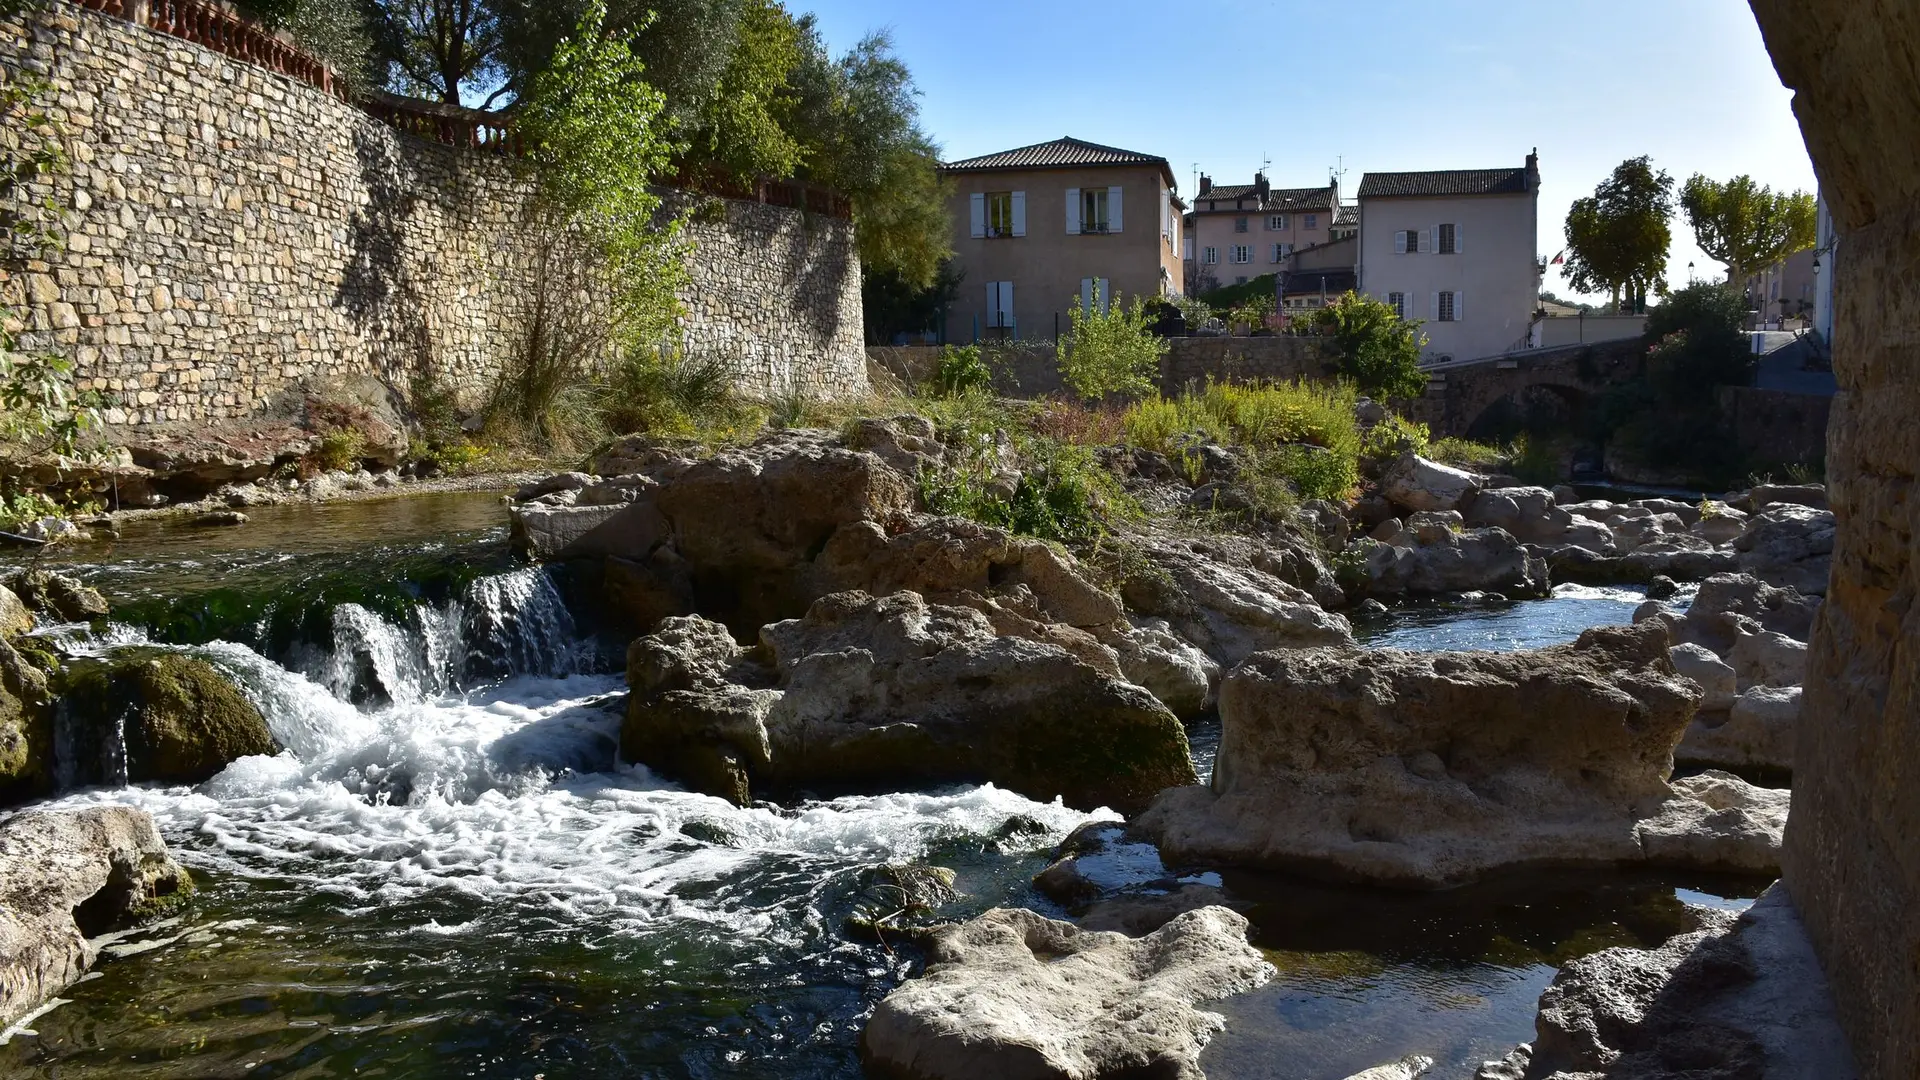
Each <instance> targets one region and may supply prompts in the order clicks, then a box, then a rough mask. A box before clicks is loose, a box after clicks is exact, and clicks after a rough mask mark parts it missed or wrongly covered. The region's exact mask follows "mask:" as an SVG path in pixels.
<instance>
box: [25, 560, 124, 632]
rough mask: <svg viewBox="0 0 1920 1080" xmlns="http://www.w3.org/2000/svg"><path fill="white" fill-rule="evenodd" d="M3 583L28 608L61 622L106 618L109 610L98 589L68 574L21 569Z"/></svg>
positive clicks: (109, 607) (110, 609)
mask: <svg viewBox="0 0 1920 1080" xmlns="http://www.w3.org/2000/svg"><path fill="white" fill-rule="evenodd" d="M6 583H7V587H8V588H9V589H12V590H13V591H14V592H15V593H17V594H18V595H19V597H20V599H21V600H23V601H25V602H26V605H27V606H28V607H29V608H32V609H33V610H34V611H37V612H39V613H40V614H42V615H46V616H48V617H50V618H54V619H58V620H60V621H61V622H91V621H93V620H94V619H104V618H106V617H107V615H108V614H109V613H110V612H111V611H112V610H113V609H112V606H111V605H110V604H108V603H107V598H106V597H104V596H101V595H100V591H99V590H98V589H95V588H93V587H91V586H89V585H86V584H83V583H82V582H81V581H80V579H79V578H76V577H73V576H72V575H70V574H62V573H58V572H56V571H52V570H37V569H32V570H22V571H20V572H18V573H16V574H14V575H13V576H11V577H9V578H7V579H6Z"/></svg>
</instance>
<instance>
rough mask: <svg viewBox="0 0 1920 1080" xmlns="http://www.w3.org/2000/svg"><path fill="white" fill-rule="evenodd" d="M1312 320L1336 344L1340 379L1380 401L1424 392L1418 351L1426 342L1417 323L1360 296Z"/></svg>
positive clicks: (1319, 312)
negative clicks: (1347, 380)
mask: <svg viewBox="0 0 1920 1080" xmlns="http://www.w3.org/2000/svg"><path fill="white" fill-rule="evenodd" d="M1309 319H1310V322H1311V325H1312V327H1313V329H1314V330H1315V331H1316V332H1318V333H1319V334H1321V335H1322V336H1324V337H1328V338H1331V339H1332V342H1333V347H1334V351H1335V352H1336V353H1338V354H1339V365H1340V374H1341V375H1342V376H1344V377H1346V378H1347V379H1349V380H1351V381H1352V382H1353V384H1354V386H1356V387H1358V388H1359V390H1360V392H1361V393H1363V394H1366V395H1367V396H1369V397H1372V398H1376V399H1379V400H1386V399H1388V398H1417V397H1419V396H1420V395H1421V394H1424V393H1426V390H1427V375H1426V373H1425V372H1423V371H1421V370H1420V350H1421V349H1423V348H1425V347H1426V344H1427V339H1426V336H1425V335H1423V334H1422V333H1420V324H1419V323H1418V322H1414V321H1412V320H1408V319H1403V318H1401V317H1400V316H1399V315H1398V314H1397V313H1396V312H1395V311H1394V310H1393V308H1392V307H1390V306H1389V305H1387V304H1386V303H1384V302H1382V301H1379V300H1376V299H1374V298H1373V297H1371V296H1364V295H1362V294H1360V293H1357V292H1348V293H1347V294H1346V295H1344V296H1342V297H1340V298H1339V299H1337V300H1335V301H1334V302H1333V303H1331V304H1328V305H1327V306H1326V307H1323V308H1319V309H1318V310H1316V311H1314V312H1313V313H1312V315H1311V316H1309Z"/></svg>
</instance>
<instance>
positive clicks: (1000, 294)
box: [987, 281, 1013, 330]
mask: <svg viewBox="0 0 1920 1080" xmlns="http://www.w3.org/2000/svg"><path fill="white" fill-rule="evenodd" d="M987 329H989V330H1012V329H1013V282H1011V281H989V282H987Z"/></svg>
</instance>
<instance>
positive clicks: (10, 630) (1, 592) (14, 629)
mask: <svg viewBox="0 0 1920 1080" xmlns="http://www.w3.org/2000/svg"><path fill="white" fill-rule="evenodd" d="M33 625H34V620H33V612H32V611H30V610H28V608H27V604H26V601H24V600H22V599H20V596H19V594H17V593H15V592H14V591H13V590H12V589H9V588H7V587H6V586H4V585H0V638H11V637H17V636H19V635H21V634H24V633H26V632H27V631H29V630H32V629H33Z"/></svg>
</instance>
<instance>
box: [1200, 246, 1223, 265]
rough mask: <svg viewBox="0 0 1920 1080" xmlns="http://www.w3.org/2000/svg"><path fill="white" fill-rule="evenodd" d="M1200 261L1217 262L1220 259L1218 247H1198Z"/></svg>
mask: <svg viewBox="0 0 1920 1080" xmlns="http://www.w3.org/2000/svg"><path fill="white" fill-rule="evenodd" d="M1200 261H1201V262H1203V263H1217V262H1219V261H1220V249H1219V248H1217V247H1208V248H1201V249H1200Z"/></svg>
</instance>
